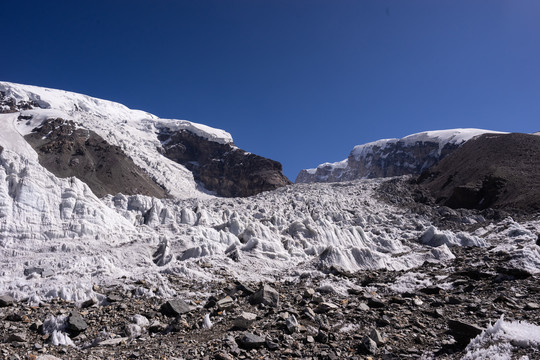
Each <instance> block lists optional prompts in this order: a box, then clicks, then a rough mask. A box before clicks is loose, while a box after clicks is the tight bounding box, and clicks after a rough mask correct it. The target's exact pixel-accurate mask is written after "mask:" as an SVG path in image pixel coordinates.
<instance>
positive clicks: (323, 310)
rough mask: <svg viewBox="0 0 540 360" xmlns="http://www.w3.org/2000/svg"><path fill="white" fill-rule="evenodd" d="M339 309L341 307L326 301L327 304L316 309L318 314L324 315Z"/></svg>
mask: <svg viewBox="0 0 540 360" xmlns="http://www.w3.org/2000/svg"><path fill="white" fill-rule="evenodd" d="M337 309H339V307H338V306H337V305H336V304H333V303H331V302H326V301H325V302H322V303H320V304H319V306H317V308H315V312H316V313H318V314H323V313H327V312H329V311H332V310H337Z"/></svg>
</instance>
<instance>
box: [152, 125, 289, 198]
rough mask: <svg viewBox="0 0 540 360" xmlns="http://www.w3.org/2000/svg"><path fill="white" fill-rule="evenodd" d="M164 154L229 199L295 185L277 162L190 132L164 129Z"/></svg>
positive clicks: (162, 131) (162, 137) (161, 137)
mask: <svg viewBox="0 0 540 360" xmlns="http://www.w3.org/2000/svg"><path fill="white" fill-rule="evenodd" d="M158 138H159V140H160V141H161V143H162V148H161V152H162V153H163V155H165V156H166V157H167V158H169V159H171V160H174V161H176V162H178V163H179V164H182V165H184V166H185V167H187V168H188V169H189V170H190V171H191V172H192V173H193V176H194V177H195V179H196V180H198V181H200V182H201V183H202V184H203V185H204V187H205V188H206V189H208V190H211V191H214V192H216V193H217V194H218V195H221V196H227V197H236V196H251V195H255V194H258V193H260V192H263V191H268V190H274V189H277V188H279V187H282V186H285V185H289V184H291V182H290V181H289V180H288V179H287V178H286V177H285V176H284V175H283V173H282V167H281V164H280V163H279V162H277V161H274V160H270V159H267V158H264V157H262V156H258V155H255V154H251V153H249V152H246V151H244V150H242V149H239V148H238V147H236V146H235V145H234V144H232V143H225V144H223V143H218V142H214V141H209V140H207V139H205V138H203V137H201V136H198V135H196V134H194V133H192V132H190V131H187V130H177V131H171V130H170V129H168V128H162V129H161V131H160V133H159V136H158Z"/></svg>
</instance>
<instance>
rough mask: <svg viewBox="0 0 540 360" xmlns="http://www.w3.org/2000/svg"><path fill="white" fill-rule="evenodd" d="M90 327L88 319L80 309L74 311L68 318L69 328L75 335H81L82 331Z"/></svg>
mask: <svg viewBox="0 0 540 360" xmlns="http://www.w3.org/2000/svg"><path fill="white" fill-rule="evenodd" d="M87 328H88V325H87V324H86V321H84V319H83V317H82V316H81V314H79V312H78V311H73V312H71V314H70V315H69V318H68V327H67V330H68V331H69V333H70V334H71V335H73V336H77V335H79V334H80V333H81V332H83V331H85V330H86V329H87Z"/></svg>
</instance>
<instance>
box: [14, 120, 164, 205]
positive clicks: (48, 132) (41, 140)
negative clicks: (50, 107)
mask: <svg viewBox="0 0 540 360" xmlns="http://www.w3.org/2000/svg"><path fill="white" fill-rule="evenodd" d="M21 120H24V119H21ZM25 139H26V141H28V143H29V144H30V145H31V146H32V147H33V148H34V149H35V151H36V152H37V153H38V156H39V162H40V164H41V165H42V166H43V167H45V168H46V169H47V170H49V171H50V172H52V173H53V174H54V175H56V176H58V177H61V178H65V177H71V176H75V177H77V178H78V179H80V180H81V181H83V182H85V183H86V184H87V185H88V186H89V187H90V189H92V191H93V192H94V194H96V195H97V196H99V197H102V196H104V195H107V194H112V195H115V194H117V193H123V194H126V195H135V194H142V195H148V196H154V197H158V198H164V197H166V196H167V194H166V192H165V190H164V189H163V188H162V187H161V186H159V185H158V184H157V183H156V182H155V181H154V180H153V179H152V178H151V177H150V176H149V175H148V174H147V173H146V172H145V171H144V170H143V169H141V168H140V167H138V166H137V165H136V164H135V163H134V162H133V160H132V159H131V158H130V157H128V156H127V155H126V154H125V153H124V152H123V151H122V149H121V148H120V147H118V146H115V145H111V144H109V143H108V142H107V141H105V140H104V139H103V138H102V137H100V136H99V135H97V134H96V133H95V132H93V131H91V130H86V129H80V128H77V127H76V125H75V123H74V122H73V121H70V120H69V121H68V120H64V119H60V118H56V119H49V120H46V121H45V122H43V123H42V124H41V126H39V127H37V128H35V129H34V130H33V132H32V133H31V134H29V135H27V136H25Z"/></svg>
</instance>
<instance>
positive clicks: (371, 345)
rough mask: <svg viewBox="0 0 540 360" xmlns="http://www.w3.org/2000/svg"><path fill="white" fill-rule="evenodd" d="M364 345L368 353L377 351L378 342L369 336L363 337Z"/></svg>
mask: <svg viewBox="0 0 540 360" xmlns="http://www.w3.org/2000/svg"><path fill="white" fill-rule="evenodd" d="M362 345H363V346H364V350H365V351H366V352H367V353H368V354H375V353H377V343H376V342H375V341H374V340H373V339H372V338H371V337H369V336H367V335H366V336H364V337H363V338H362Z"/></svg>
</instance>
